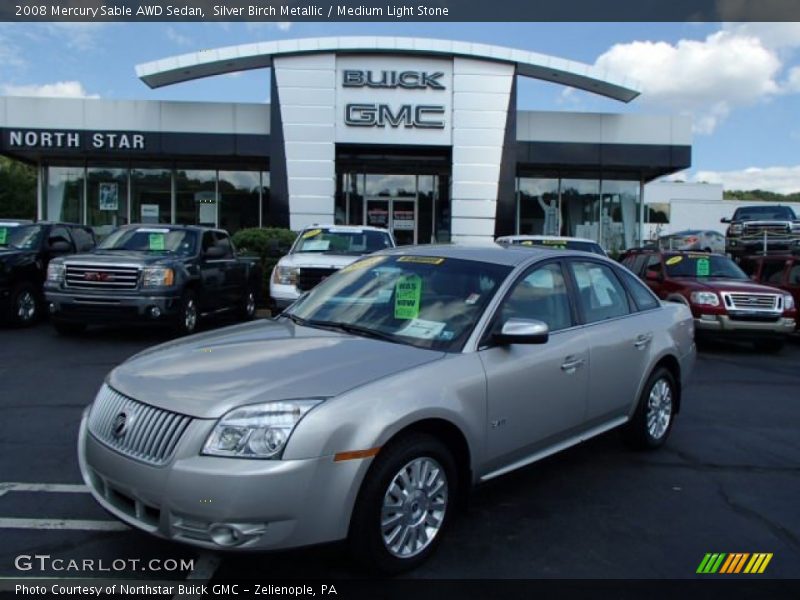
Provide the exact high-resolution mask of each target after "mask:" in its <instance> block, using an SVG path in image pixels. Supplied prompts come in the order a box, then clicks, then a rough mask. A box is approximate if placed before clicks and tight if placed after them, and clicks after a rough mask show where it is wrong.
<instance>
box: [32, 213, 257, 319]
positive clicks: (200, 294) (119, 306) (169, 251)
mask: <svg viewBox="0 0 800 600" xmlns="http://www.w3.org/2000/svg"><path fill="white" fill-rule="evenodd" d="M262 280H263V279H262V273H261V267H260V266H259V265H258V263H257V262H256V261H255V260H252V259H248V258H240V257H238V256H237V255H236V250H235V248H234V247H233V243H232V242H231V239H230V236H229V235H228V233H227V232H225V231H222V230H219V229H208V228H205V227H194V226H183V225H127V226H125V227H121V228H119V229H117V230H116V231H114V232H113V233H112V234H111V235H109V236H108V237H107V238H106V239H104V240H103V241H102V242H101V243H100V244H99V245H98V246H97V249H96V250H95V251H94V252H91V253H88V254H76V255H74V256H69V257H64V258H58V259H55V260H53V261H51V262H50V265H49V266H48V269H47V279H46V281H45V287H44V291H45V297H46V299H47V306H48V310H49V311H50V319H51V322H52V323H53V325H54V326H55V328H56V330H57V331H58V332H59V333H63V334H68V333H76V332H78V331H81V330H82V329H84V328H85V327H86V326H87V325H90V324H115V323H123V322H131V321H134V322H136V321H138V322H149V323H154V324H164V325H169V326H172V327H173V328H174V329H175V330H176V332H177V333H179V334H184V335H185V334H190V333H192V332H194V331H195V329H196V328H197V324H198V321H199V319H200V318H201V317H203V316H207V315H211V314H215V313H221V312H230V311H235V312H236V313H238V314H239V316H240V317H241V318H242V319H251V318H253V316H254V315H255V311H256V304H257V302H258V301H259V298H260V296H261V287H262Z"/></svg>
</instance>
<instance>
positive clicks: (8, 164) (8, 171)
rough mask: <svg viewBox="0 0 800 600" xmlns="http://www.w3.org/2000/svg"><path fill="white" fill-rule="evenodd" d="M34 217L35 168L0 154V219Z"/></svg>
mask: <svg viewBox="0 0 800 600" xmlns="http://www.w3.org/2000/svg"><path fill="white" fill-rule="evenodd" d="M35 218H36V169H35V168H34V167H32V166H30V165H26V164H25V163H21V162H19V161H16V160H12V159H10V158H7V157H5V156H0V219H35Z"/></svg>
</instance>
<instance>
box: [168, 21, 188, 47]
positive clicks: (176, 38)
mask: <svg viewBox="0 0 800 600" xmlns="http://www.w3.org/2000/svg"><path fill="white" fill-rule="evenodd" d="M166 33H167V39H168V40H169V41H171V42H174V43H176V44H177V45H178V46H191V45H192V44H194V40H192V38H190V37H188V36H185V35H183V34H182V33H179V32H178V31H177V30H176V29H175V28H174V27H171V26H170V27H167V30H166Z"/></svg>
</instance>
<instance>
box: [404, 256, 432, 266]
mask: <svg viewBox="0 0 800 600" xmlns="http://www.w3.org/2000/svg"><path fill="white" fill-rule="evenodd" d="M397 262H405V263H418V264H420V265H440V264H442V263H443V262H444V259H443V258H437V257H435V256H401V257H400V258H398V259H397Z"/></svg>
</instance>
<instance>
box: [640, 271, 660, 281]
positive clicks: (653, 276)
mask: <svg viewBox="0 0 800 600" xmlns="http://www.w3.org/2000/svg"><path fill="white" fill-rule="evenodd" d="M644 278H645V279H646V280H647V281H661V280H662V279H663V277H662V276H661V273H656V272H655V271H645V272H644Z"/></svg>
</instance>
